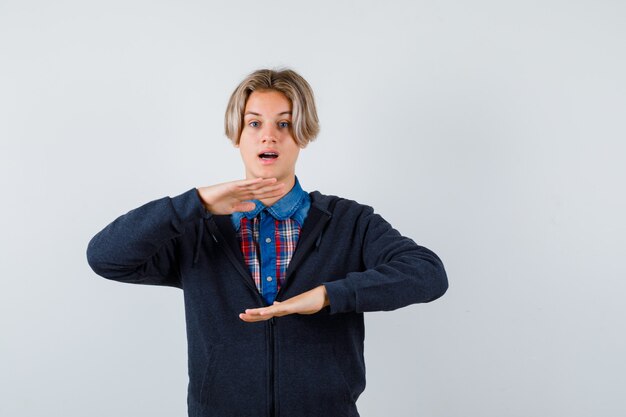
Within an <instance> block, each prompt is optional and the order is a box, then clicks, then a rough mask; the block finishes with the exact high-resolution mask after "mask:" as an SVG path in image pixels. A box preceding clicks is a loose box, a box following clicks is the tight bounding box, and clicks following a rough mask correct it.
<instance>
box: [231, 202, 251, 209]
mask: <svg viewBox="0 0 626 417" xmlns="http://www.w3.org/2000/svg"><path fill="white" fill-rule="evenodd" d="M255 207H256V204H254V203H253V202H252V201H243V202H241V203H237V204H235V206H234V207H233V209H234V210H235V211H252V210H254V208H255Z"/></svg>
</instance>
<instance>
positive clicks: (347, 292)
mask: <svg viewBox="0 0 626 417" xmlns="http://www.w3.org/2000/svg"><path fill="white" fill-rule="evenodd" d="M359 226H360V227H359V233H360V235H361V238H362V242H363V244H362V256H363V263H364V265H365V268H366V269H365V270H364V271H362V272H350V273H348V274H347V276H346V277H345V278H343V279H339V280H337V281H332V282H327V283H325V284H324V285H325V286H326V291H327V293H328V298H329V301H330V313H331V314H334V313H342V312H349V311H356V312H358V313H362V312H366V311H388V310H395V309H397V308H400V307H404V306H407V305H410V304H415V303H427V302H430V301H433V300H436V299H437V298H439V297H441V296H442V295H443V294H444V293H445V292H446V290H447V289H448V279H447V275H446V271H445V269H444V267H443V263H442V262H441V260H440V259H439V257H438V256H437V255H436V254H435V253H434V252H432V251H431V250H429V249H427V248H425V247H422V246H419V245H417V244H416V243H415V242H414V241H413V240H412V239H410V238H408V237H405V236H402V235H401V234H400V233H399V232H398V231H397V230H396V229H394V228H393V227H392V226H391V225H390V224H389V223H388V222H387V221H386V220H385V219H383V218H382V217H381V216H380V215H378V214H376V213H374V209H373V208H372V207H369V206H365V210H364V212H363V213H362V218H361V219H360V222H359Z"/></svg>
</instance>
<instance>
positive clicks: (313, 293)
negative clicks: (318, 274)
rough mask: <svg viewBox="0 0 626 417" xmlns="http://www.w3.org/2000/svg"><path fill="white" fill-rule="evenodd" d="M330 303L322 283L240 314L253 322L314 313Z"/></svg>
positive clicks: (242, 317)
mask: <svg viewBox="0 0 626 417" xmlns="http://www.w3.org/2000/svg"><path fill="white" fill-rule="evenodd" d="M329 304H330V303H329V302H328V295H327V294H326V287H325V286H323V285H320V286H319V287H316V288H313V289H312V290H310V291H307V292H303V293H302V294H300V295H296V296H295V297H291V298H290V299H288V300H285V301H282V302H279V301H274V304H272V305H271V306H269V307H262V308H248V309H246V311H245V313H241V314H239V318H240V319H241V320H243V321H247V322H250V323H252V322H255V321H262V320H268V319H271V318H272V317H281V316H286V315H287V314H314V313H317V312H318V311H320V310H321V309H322V308H324V307H326V306H328V305H329Z"/></svg>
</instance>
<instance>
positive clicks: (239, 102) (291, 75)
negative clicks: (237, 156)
mask: <svg viewBox="0 0 626 417" xmlns="http://www.w3.org/2000/svg"><path fill="white" fill-rule="evenodd" d="M257 90H259V91H262V90H275V91H278V92H281V93H283V94H284V95H285V96H286V97H287V99H289V101H290V102H291V106H292V110H291V111H292V113H293V114H292V124H291V126H292V132H291V134H292V136H293V138H294V139H295V141H296V143H297V144H298V146H300V147H301V148H304V147H305V146H306V145H307V144H308V143H309V142H311V141H313V140H314V139H315V137H316V136H317V134H318V133H319V130H320V125H319V120H318V119H317V110H316V108H315V99H314V97H313V90H312V89H311V86H310V85H309V83H308V82H306V80H305V79H304V78H302V76H300V75H299V74H298V73H296V72H295V71H293V70H290V69H282V70H271V69H260V70H256V71H254V72H252V73H251V74H250V75H248V76H247V77H246V78H245V79H244V80H243V81H242V82H241V83H240V84H239V85H238V86H237V88H236V89H235V91H233V93H232V95H231V96H230V100H229V101H228V106H227V107H226V115H225V117H224V130H225V133H226V136H227V137H228V138H229V139H230V140H231V141H232V142H233V143H234V144H236V145H237V144H239V137H240V136H241V131H242V130H243V112H244V110H245V108H246V102H247V101H248V98H249V97H250V94H252V92H253V91H257Z"/></svg>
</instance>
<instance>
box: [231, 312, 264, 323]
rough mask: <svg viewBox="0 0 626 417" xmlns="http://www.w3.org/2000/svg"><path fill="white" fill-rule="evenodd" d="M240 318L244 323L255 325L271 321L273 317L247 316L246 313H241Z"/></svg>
mask: <svg viewBox="0 0 626 417" xmlns="http://www.w3.org/2000/svg"><path fill="white" fill-rule="evenodd" d="M239 318H240V319H241V320H243V321H246V322H248V323H255V322H258V321H265V320H269V319H271V318H272V317H271V316H252V315H249V314H245V313H240V314H239Z"/></svg>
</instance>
